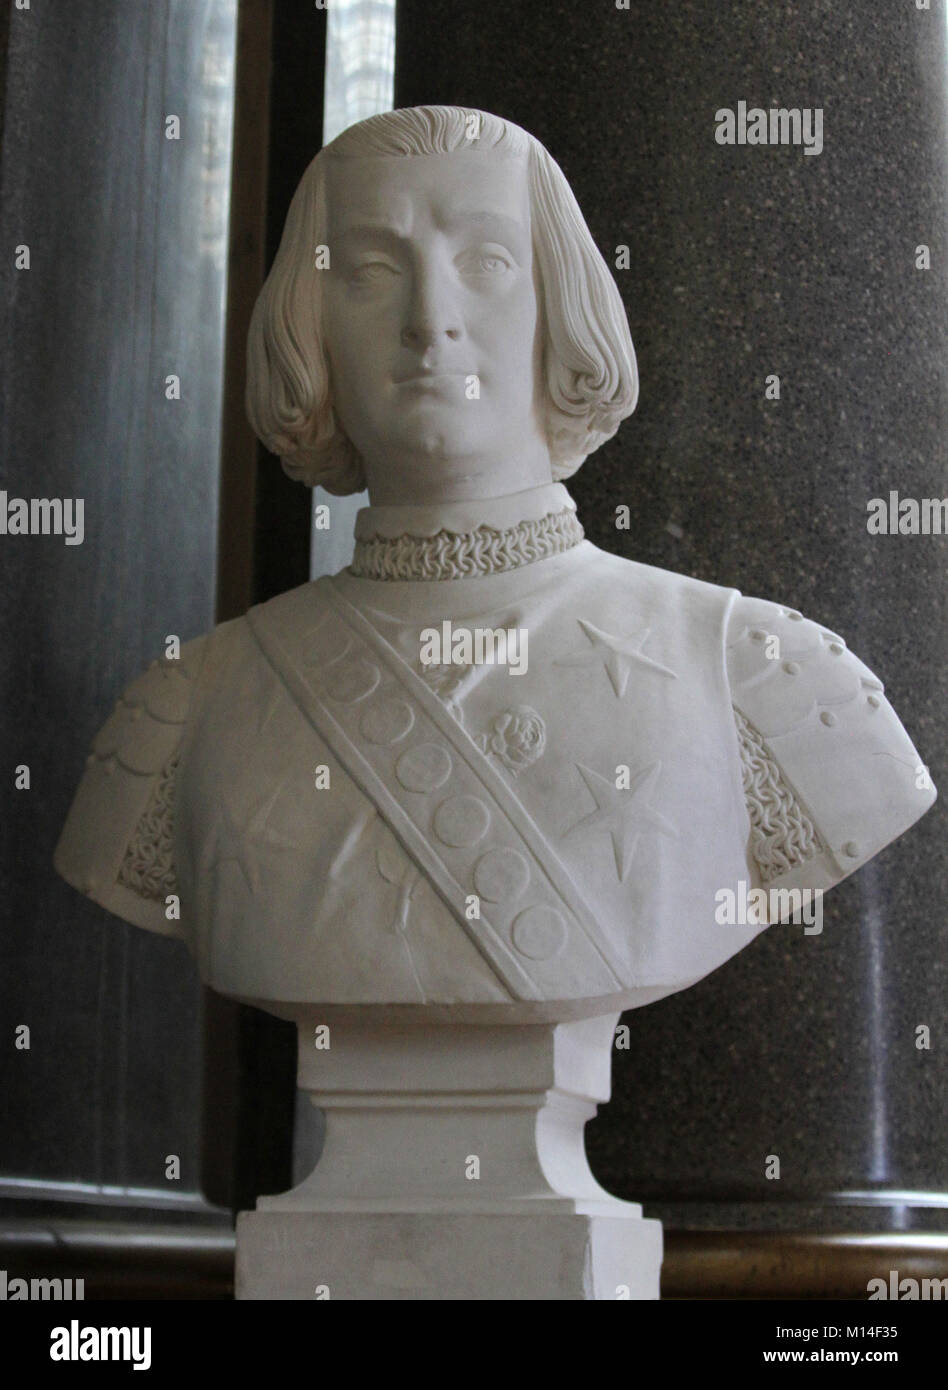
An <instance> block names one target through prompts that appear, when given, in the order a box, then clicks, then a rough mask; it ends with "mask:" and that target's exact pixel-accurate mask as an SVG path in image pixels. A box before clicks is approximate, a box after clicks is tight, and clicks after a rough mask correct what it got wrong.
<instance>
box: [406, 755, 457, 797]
mask: <svg viewBox="0 0 948 1390" xmlns="http://www.w3.org/2000/svg"><path fill="white" fill-rule="evenodd" d="M451 766H452V764H451V754H450V753H449V752H448V750H447V749H446V748H442V747H441V745H440V743H416V744H415V747H414V748H406V750H405V752H404V753H403V754H402V756H401V757H400V758H399V760H398V762H397V763H396V764H395V776H396V777H397V778H398V780H399V782H401V784H402V786H403V787H404V788H405V790H406V791H409V792H433V791H437V789H438V788H439V787H443V786H444V784H445V782H446V781H447V780H448V778H449V777H450V776H451Z"/></svg>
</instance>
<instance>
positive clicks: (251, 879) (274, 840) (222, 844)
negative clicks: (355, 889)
mask: <svg viewBox="0 0 948 1390" xmlns="http://www.w3.org/2000/svg"><path fill="white" fill-rule="evenodd" d="M285 781H286V778H285V777H284V778H283V779H282V781H281V782H280V783H279V785H278V786H277V788H276V790H275V791H273V792H271V793H270V795H269V796H267V797H265V798H264V800H263V801H262V802H260V804H259V805H258V806H257V807H256V809H255V810H254V811H253V813H252V814H251V816H250V818H249V820H248V821H247V823H246V825H245V826H244V827H243V829H241V828H240V827H239V826H238V825H237V823H236V821H235V820H234V815H233V812H232V811H231V808H230V805H229V804H228V803H227V802H224V803H222V804H221V815H220V819H219V821H218V825H219V826H222V827H223V833H221V832H220V831H218V833H217V834H216V835H215V837H214V839H213V840H212V842H211V844H210V846H209V848H208V851H207V852H206V853H205V856H204V862H203V864H202V870H203V872H205V873H214V872H215V871H219V870H220V868H221V866H222V865H224V864H236V865H237V867H238V869H239V870H240V874H241V877H242V878H243V880H244V883H245V884H246V885H247V888H248V889H249V891H250V893H251V896H253V897H256V896H257V894H258V892H259V890H260V865H259V861H258V858H257V854H256V852H255V848H254V847H255V846H259V845H264V846H268V847H271V848H275V849H302V848H303V846H302V845H301V844H300V843H299V841H297V840H293V839H291V838H290V837H289V836H287V835H283V834H281V833H280V831H278V830H273V829H272V828H271V827H270V826H268V825H267V821H268V820H269V818H270V813H271V811H272V810H273V807H274V806H275V805H276V802H277V800H278V798H279V796H280V793H281V792H282V790H283V786H284V783H285Z"/></svg>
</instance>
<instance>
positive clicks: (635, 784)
mask: <svg viewBox="0 0 948 1390" xmlns="http://www.w3.org/2000/svg"><path fill="white" fill-rule="evenodd" d="M576 768H577V770H578V772H579V774H580V776H581V777H582V779H583V781H584V782H585V783H586V787H587V789H588V791H589V794H590V796H591V797H592V799H593V801H595V803H596V809H595V811H591V812H590V813H589V815H588V816H584V817H583V819H582V820H581V821H577V822H576V824H575V825H574V826H571V827H570V829H569V830H567V832H566V835H567V836H569V835H575V834H576V832H577V831H580V830H587V831H592V832H594V833H595V832H596V831H603V830H604V831H606V832H607V834H609V835H611V836H612V849H613V852H614V854H615V857H616V873H617V874H618V875H619V882H620V883H622V882H624V880H625V876H626V873H627V871H628V868H629V864H630V863H631V862H632V858H633V856H634V854H635V851H636V849H637V847H638V843H639V836H640V835H641V834H642V832H643V831H646V830H654V831H657V832H658V834H660V835H668V836H669V837H670V838H671V839H676V838H677V833H676V831H675V828H674V826H673V825H672V824H671V822H670V821H668V820H666V818H665V817H664V816H663V815H662V814H661V812H660V811H656V810H655V809H654V807H652V806H649V805H648V800H649V798H650V796H651V794H652V792H653V790H654V788H655V783H656V782H657V781H658V777H659V774H660V773H661V770H662V765H661V763H660V762H659V763H651V764H650V765H649V766H648V767H643V768H642V769H641V770H640V771H639V772H636V773H633V774H632V779H631V782H630V785H629V786H628V787H627V788H619V787H617V786H616V784H615V780H614V779H610V778H608V777H603V776H602V775H601V773H598V772H593V770H592V768H589V767H583V765H582V763H577V764H576ZM564 838H566V837H565V836H564Z"/></svg>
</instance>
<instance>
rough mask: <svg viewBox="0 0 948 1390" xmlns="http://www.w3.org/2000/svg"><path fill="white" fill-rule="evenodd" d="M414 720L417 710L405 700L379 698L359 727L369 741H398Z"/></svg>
mask: <svg viewBox="0 0 948 1390" xmlns="http://www.w3.org/2000/svg"><path fill="white" fill-rule="evenodd" d="M414 722H415V712H414V710H413V709H412V707H411V705H406V703H405V701H404V700H379V701H377V702H376V703H374V704H372V705H371V706H370V707H369V709H367V710H366V711H365V713H364V714H363V716H362V718H361V720H360V721H359V728H360V729H361V731H362V737H363V738H365V739H367V740H368V742H369V743H382V744H386V743H398V741H399V739H402V738H404V737H405V735H406V734H408V733H410V732H411V729H412V726H413V724H414Z"/></svg>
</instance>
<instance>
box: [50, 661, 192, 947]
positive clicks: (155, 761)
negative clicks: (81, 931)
mask: <svg viewBox="0 0 948 1390" xmlns="http://www.w3.org/2000/svg"><path fill="white" fill-rule="evenodd" d="M208 641H209V636H202V637H198V638H195V639H194V640H193V641H190V642H187V643H185V644H184V646H183V647H182V649H181V654H180V656H179V657H177V658H175V659H161V660H158V661H153V662H152V663H151V665H150V666H149V667H148V668H147V670H145V671H143V672H142V674H141V675H140V676H138V677H137V679H135V680H134V681H132V683H131V684H130V685H129V686H127V687H126V689H125V690H124V691H123V692H122V694H121V695H120V696H119V698H118V700H117V701H116V703H115V708H114V710H113V712H112V714H111V715H110V717H109V719H108V720H107V721H106V723H105V724H104V725H103V727H102V728H101V729H100V731H99V733H98V734H97V735H96V737H95V739H94V740H93V743H92V749H91V751H90V753H89V755H88V757H87V758H86V766H85V771H84V773H83V777H82V780H81V782H80V784H79V788H78V790H77V792H76V795H75V798H74V800H73V803H72V806H71V808H70V811H69V815H68V816H67V819H66V823H65V825H64V827H63V831H62V834H61V835H60V838H59V842H58V844H57V846H56V851H55V854H54V859H53V863H54V867H55V869H56V872H57V873H58V874H60V875H61V877H62V878H64V879H65V880H66V882H67V883H69V884H71V885H72V886H73V887H74V888H77V889H78V890H79V891H80V892H82V893H85V894H87V895H88V896H89V897H90V898H92V899H93V901H95V902H97V903H99V904H100V905H101V906H102V907H105V908H107V909H108V911H110V912H113V913H115V915H116V916H118V917H121V918H123V919H124V920H125V921H127V922H131V923H133V924H134V925H135V926H140V927H145V928H147V929H148V930H150V931H156V932H159V933H161V934H162V935H165V936H180V935H181V931H180V923H179V920H178V917H177V915H175V908H174V906H173V904H170V903H169V901H168V900H169V899H170V898H172V897H174V896H175V893H176V880H175V872H174V862H173V809H174V787H175V774H176V771H177V765H178V758H179V754H180V747H181V741H182V738H183V735H184V731H185V728H186V726H187V721H188V718H189V714H190V711H191V705H192V699H193V693H194V689H195V685H196V682H197V680H198V678H199V676H200V673H201V670H202V667H203V664H204V660H205V656H206V652H207V645H208ZM169 910H170V912H171V914H172V915H170V916H169V915H168V913H169Z"/></svg>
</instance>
